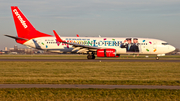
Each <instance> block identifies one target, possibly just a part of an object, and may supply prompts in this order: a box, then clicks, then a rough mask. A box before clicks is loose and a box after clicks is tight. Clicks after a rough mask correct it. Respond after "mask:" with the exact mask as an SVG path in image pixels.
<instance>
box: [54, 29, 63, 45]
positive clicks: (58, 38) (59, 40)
mask: <svg viewBox="0 0 180 101" xmlns="http://www.w3.org/2000/svg"><path fill="white" fill-rule="evenodd" d="M53 32H54V35H55V37H56V40H57V41H58V42H63V40H62V39H61V38H60V37H59V35H58V34H57V33H56V31H55V30H53Z"/></svg>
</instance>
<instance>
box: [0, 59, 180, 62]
mask: <svg viewBox="0 0 180 101" xmlns="http://www.w3.org/2000/svg"><path fill="white" fill-rule="evenodd" d="M0 61H18V62H41V61H42V62H180V60H155V59H154V60H150V59H94V60H88V59H0Z"/></svg>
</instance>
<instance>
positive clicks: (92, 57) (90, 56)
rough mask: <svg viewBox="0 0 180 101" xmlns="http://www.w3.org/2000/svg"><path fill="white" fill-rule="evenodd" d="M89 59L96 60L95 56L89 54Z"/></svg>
mask: <svg viewBox="0 0 180 101" xmlns="http://www.w3.org/2000/svg"><path fill="white" fill-rule="evenodd" d="M87 59H95V56H94V54H88V56H87Z"/></svg>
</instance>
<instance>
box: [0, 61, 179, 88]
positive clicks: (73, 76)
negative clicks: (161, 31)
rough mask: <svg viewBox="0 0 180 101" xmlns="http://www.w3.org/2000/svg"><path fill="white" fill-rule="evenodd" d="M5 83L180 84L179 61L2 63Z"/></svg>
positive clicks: (0, 72)
mask: <svg viewBox="0 0 180 101" xmlns="http://www.w3.org/2000/svg"><path fill="white" fill-rule="evenodd" d="M0 78H1V79H0V83H1V84H19V83H21V84H107V85H109V84H112V85H180V63H178V62H175V63H172V62H158V63H157V62H0Z"/></svg>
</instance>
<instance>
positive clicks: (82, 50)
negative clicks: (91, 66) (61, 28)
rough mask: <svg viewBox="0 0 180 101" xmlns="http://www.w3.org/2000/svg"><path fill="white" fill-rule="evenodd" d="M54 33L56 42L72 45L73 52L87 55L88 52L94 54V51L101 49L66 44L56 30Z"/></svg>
mask: <svg viewBox="0 0 180 101" xmlns="http://www.w3.org/2000/svg"><path fill="white" fill-rule="evenodd" d="M53 32H54V35H55V37H56V40H57V41H58V42H62V43H66V44H69V45H72V47H73V48H74V49H73V50H72V51H75V50H78V51H77V53H87V52H88V51H91V52H93V51H97V49H100V48H99V47H93V46H88V45H81V44H77V43H70V42H65V41H63V40H62V39H61V38H60V37H59V35H58V34H57V33H56V31H55V30H53Z"/></svg>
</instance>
